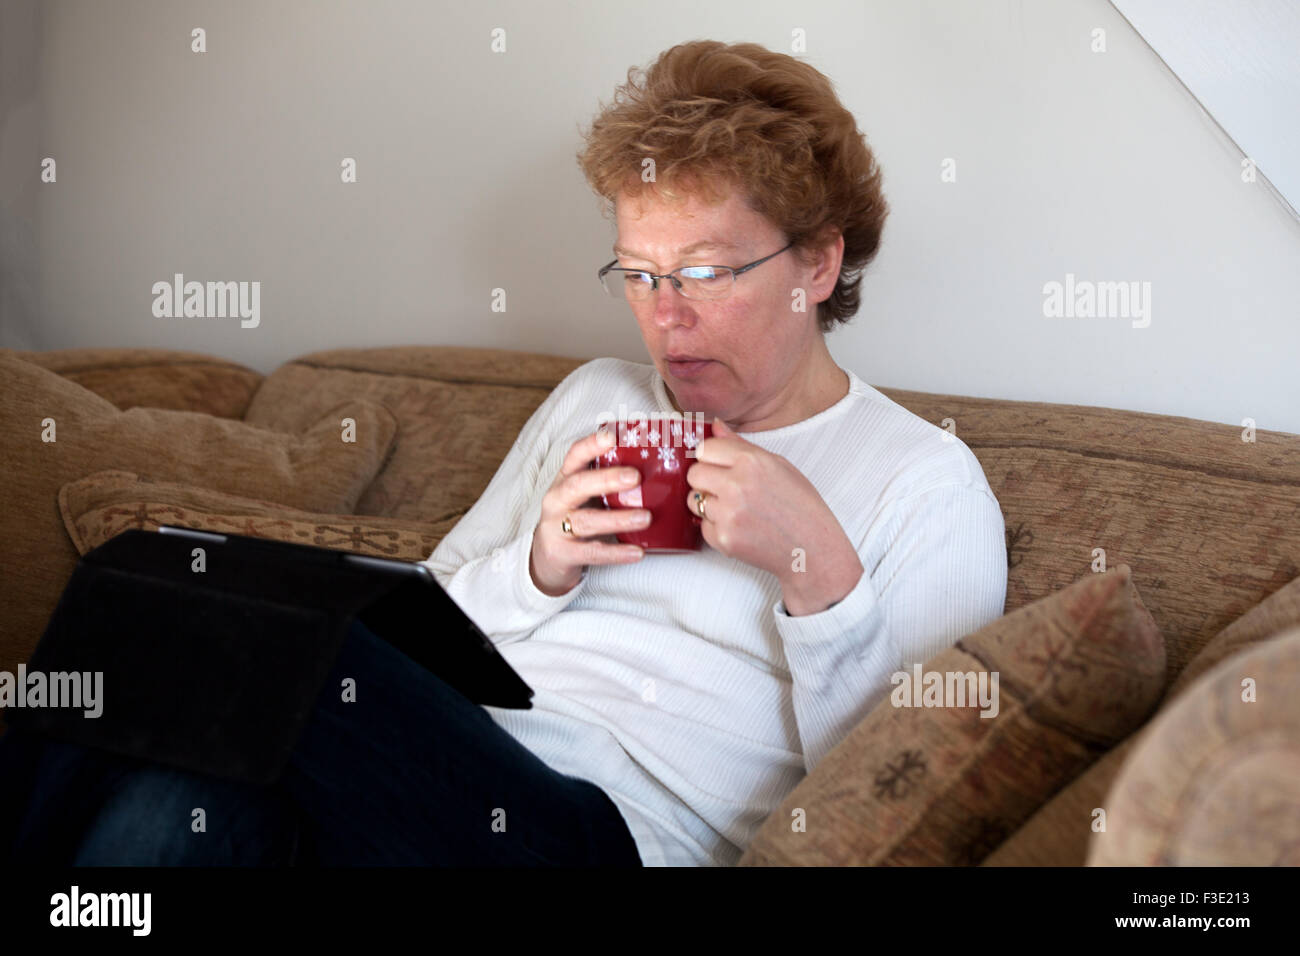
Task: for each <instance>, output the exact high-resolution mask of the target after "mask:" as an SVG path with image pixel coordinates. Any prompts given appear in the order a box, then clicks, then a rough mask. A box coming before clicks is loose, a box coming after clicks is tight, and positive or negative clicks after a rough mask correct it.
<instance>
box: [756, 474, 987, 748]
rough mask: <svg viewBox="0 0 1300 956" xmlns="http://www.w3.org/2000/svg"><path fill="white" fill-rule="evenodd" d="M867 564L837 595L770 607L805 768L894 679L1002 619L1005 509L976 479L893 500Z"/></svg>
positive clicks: (867, 551) (866, 549) (866, 551)
mask: <svg viewBox="0 0 1300 956" xmlns="http://www.w3.org/2000/svg"><path fill="white" fill-rule="evenodd" d="M881 533H882V535H883V536H884V537H883V540H884V542H885V544H884V551H883V553H882V552H881V551H880V544H879V543H878V542H877V541H875V540H869V541H868V542H867V543H866V544H865V545H864V546H863V547H862V549H861V550H860V552H859V555H860V557H861V559H862V565H863V567H864V568H866V570H865V571H864V572H863V574H862V576H861V577H860V578H859V579H858V583H857V584H856V585H855V586H854V588H853V590H852V591H850V592H849V593H848V594H847V595H846V596H845V597H844V598H843V599H842V600H841V601H839V602H838V603H837V604H833V605H832V606H831V607H829V608H827V609H826V610H824V611H820V612H818V613H816V614H807V615H801V616H799V617H791V616H790V615H788V614H787V613H786V609H785V603H784V601H777V603H776V604H775V605H773V609H772V610H773V614H774V615H775V617H776V627H777V631H778V632H779V633H780V635H781V639H782V642H783V644H784V647H785V655H786V660H787V662H788V663H789V666H790V675H791V679H792V683H793V689H792V698H793V706H794V713H795V722H796V724H797V725H798V731H799V738H800V740H801V741H802V743H803V752H804V766H805V768H806V770H807V772H809V773H811V772H812V769H813V767H815V766H816V765H817V763H818V762H820V761H821V759H822V757H824V756H825V755H826V754H827V753H828V752H829V751H830V750H831V749H832V748H833V747H834V746H835V745H836V744H837V743H839V742H840V741H841V740H842V739H844V737H846V736H847V735H848V733H849V731H851V730H852V729H853V728H854V727H855V726H856V725H857V724H858V723H859V722H860V721H861V720H862V719H863V718H864V717H865V716H866V715H867V714H868V713H870V712H871V710H872V709H873V708H874V707H876V706H877V705H878V704H880V703H881V702H882V701H883V700H885V699H887V697H888V695H889V690H890V686H891V676H892V675H893V674H894V673H896V672H897V671H899V670H901V669H904V668H905V667H906V666H910V665H911V664H913V663H917V662H920V663H924V662H925V661H927V660H929V659H930V658H931V657H933V656H934V655H935V654H938V653H939V652H940V651H942V650H944V649H946V648H948V647H951V646H953V645H954V644H956V643H957V641H958V640H960V639H961V638H962V637H964V636H965V635H967V634H969V633H971V632H972V631H975V630H978V629H979V628H981V627H983V626H984V625H985V624H987V623H989V622H990V621H993V620H996V619H997V618H998V617H1001V615H1002V610H1003V607H1004V605H1005V603H1006V592H1007V557H1006V536H1005V531H1004V524H1003V519H1002V510H1001V508H1000V507H999V505H998V502H997V499H996V498H995V497H994V496H993V495H992V493H991V492H990V491H988V490H987V488H985V487H981V486H978V485H944V486H941V487H938V488H933V489H930V490H927V491H924V492H920V493H917V494H915V495H912V496H908V497H905V498H901V499H899V500H898V501H897V502H895V503H894V504H893V505H892V506H891V516H890V517H889V518H888V520H887V521H886V522H885V524H884V526H883V530H882V532H881Z"/></svg>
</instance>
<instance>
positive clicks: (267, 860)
mask: <svg viewBox="0 0 1300 956" xmlns="http://www.w3.org/2000/svg"><path fill="white" fill-rule="evenodd" d="M297 845H298V822H297V818H296V814H295V813H294V812H293V808H292V807H291V805H290V804H289V803H288V802H287V801H286V800H285V799H284V797H283V796H282V795H281V794H279V793H278V792H276V791H274V790H272V789H263V788H257V787H253V786H249V785H245V784H240V783H235V782H232V781H227V780H220V779H217V778H215V777H205V776H201V775H198V774H193V773H187V772H184V771H179V770H172V769H169V768H166V767H146V768H141V769H139V770H135V771H132V772H131V773H128V774H125V775H124V776H123V777H121V778H120V779H119V780H118V781H117V782H116V784H115V785H114V787H113V788H112V790H111V792H110V793H109V794H108V795H107V797H106V799H105V801H104V803H103V804H102V805H101V807H100V809H99V811H98V812H97V813H96V814H95V815H94V817H93V818H92V820H91V822H90V824H89V825H88V826H87V828H86V830H85V831H84V834H83V837H82V840H81V842H80V844H79V845H78V847H77V852H76V856H75V858H74V861H73V862H74V865H77V866H117V865H127V866H190V865H195V866H240V865H247V866H275V865H284V864H288V863H292V862H293V861H294V856H295V853H296V850H297Z"/></svg>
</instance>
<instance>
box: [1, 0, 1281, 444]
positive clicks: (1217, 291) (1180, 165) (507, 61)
mask: <svg viewBox="0 0 1300 956" xmlns="http://www.w3.org/2000/svg"><path fill="white" fill-rule="evenodd" d="M13 2H14V3H16V4H17V9H20V10H21V9H24V8H30V7H31V5H32V4H31V3H29V2H25V0H13ZM7 16H8V15H7ZM13 19H14V22H18V23H19V24H20V25H21V24H22V23H25V22H27V21H28V20H30V21H31V23H32V24H33V26H32V27H31V29H32V32H33V33H34V34H36V35H35V36H33V37H32V38H31V39H32V42H33V43H35V44H38V47H37V49H38V51H39V55H38V56H37V57H35V68H36V69H37V71H38V73H37V82H36V84H35V86H34V91H35V92H34V93H30V92H24V91H23V90H22V89H16V88H10V89H6V90H5V91H3V92H2V93H0V109H3V110H4V115H3V116H2V117H0V119H2V120H3V124H2V128H3V129H4V132H5V141H4V143H3V145H2V146H0V158H2V160H3V170H4V173H5V182H4V183H3V185H2V186H0V189H3V191H4V192H3V198H4V200H5V204H4V207H3V209H0V212H2V213H3V215H4V217H5V220H6V221H5V222H4V224H3V229H2V230H0V236H3V237H6V240H5V241H6V245H5V246H4V247H3V252H4V255H5V257H6V259H7V260H8V265H9V268H8V269H6V270H0V276H4V277H5V278H6V280H7V281H10V282H13V281H14V280H13V279H12V278H11V274H12V273H17V274H18V275H19V277H20V278H21V276H22V275H23V274H32V275H33V281H34V284H35V289H36V292H35V294H34V295H31V296H28V297H26V298H24V296H22V295H16V296H11V295H8V294H3V295H0V303H4V310H5V311H4V313H3V315H0V320H2V321H3V325H2V327H0V345H6V346H14V347H20V348H67V347H81V346H155V347H169V348H181V349H194V350H199V351H205V352H212V353H216V354H220V355H223V356H227V357H230V358H233V359H235V360H237V361H241V362H244V363H247V364H249V365H251V366H253V367H255V368H258V369H260V370H263V371H269V370H270V369H272V368H274V367H275V366H277V365H278V364H280V363H281V362H283V361H285V360H286V359H289V358H291V357H293V356H295V355H298V354H302V353H304V352H308V351H313V350H317V349H324V348H336V347H350V346H373V345H390V344H406V343H426V344H429V343H444V344H459V345H481V346H502V347H510V348H519V349H530V350H535V351H543V352H552V353H560V354H569V355H577V356H597V355H617V356H622V357H625V358H632V359H636V360H640V361H645V360H646V357H645V353H644V350H643V347H642V345H641V340H640V338H639V336H638V334H637V332H636V328H635V324H634V323H633V321H632V319H631V316H630V315H627V314H623V313H621V312H620V311H618V307H617V306H616V305H614V304H613V303H611V302H610V301H609V300H607V299H605V297H604V294H603V293H602V291H601V290H600V288H599V285H598V284H597V282H596V280H595V277H594V274H595V270H596V268H597V267H598V266H599V265H600V264H602V263H603V262H605V261H607V260H608V259H609V258H610V254H609V246H610V244H611V242H612V235H613V234H612V227H611V225H610V224H609V223H608V222H607V221H606V220H604V219H602V218H601V216H600V214H599V211H598V207H597V204H596V201H595V199H594V198H593V197H592V196H591V194H590V193H589V191H588V190H587V187H586V185H585V183H584V181H583V180H582V177H581V175H580V173H579V172H578V169H577V166H576V163H575V161H574V154H575V152H576V151H577V150H578V148H579V146H580V141H579V136H578V127H579V126H580V125H585V124H586V123H587V122H588V121H589V120H590V118H591V116H592V115H593V113H594V111H595V110H596V109H597V106H598V102H599V101H601V100H608V99H609V98H610V96H611V95H612V92H613V89H614V87H615V85H616V84H617V83H618V82H620V81H621V80H622V79H624V77H625V75H626V71H627V68H628V67H629V66H631V65H633V64H639V65H645V64H648V62H649V61H650V60H651V59H653V57H654V56H655V55H656V54H657V53H658V52H659V51H660V50H662V49H664V48H666V47H668V46H671V45H672V44H673V43H676V42H680V41H683V40H687V39H696V38H712V39H720V40H726V41H738V40H752V41H757V42H759V43H763V44H765V45H767V46H769V47H771V48H773V49H782V50H789V48H790V47H789V45H790V37H791V31H792V30H793V29H795V28H802V29H804V30H805V31H806V35H807V42H808V51H807V58H808V59H809V61H810V62H812V63H813V64H814V65H815V66H817V67H818V68H819V69H821V70H822V71H823V72H825V73H827V74H828V75H829V76H830V77H831V78H832V79H833V80H834V82H835V84H836V87H837V89H838V90H839V91H840V93H841V96H842V97H843V99H844V101H845V104H846V105H847V106H848V107H849V108H850V109H851V110H852V111H853V112H854V113H855V115H856V116H857V117H858V118H859V122H860V125H861V126H862V128H863V129H864V131H865V132H866V134H867V136H868V139H869V141H870V142H871V144H872V146H873V147H874V148H875V150H876V151H877V153H878V155H879V158H880V161H881V164H882V166H883V169H884V172H885V188H886V190H887V195H888V198H889V201H890V203H891V205H892V207H893V213H892V216H891V218H890V220H889V222H888V224H887V226H886V231H885V238H884V245H883V248H882V251H881V253H880V256H879V258H878V259H877V262H876V263H875V265H874V266H873V267H872V269H871V270H870V271H869V273H868V278H867V279H866V280H865V282H864V290H863V293H864V294H863V300H864V301H863V308H862V311H861V312H860V313H859V315H858V317H857V319H856V320H855V321H854V322H853V324H852V325H850V326H849V327H847V328H842V329H839V330H837V331H836V332H834V333H833V334H832V335H831V336H830V343H831V348H832V351H833V352H834V354H835V356H836V358H837V360H838V361H839V362H840V363H841V364H843V365H847V366H850V367H852V368H853V369H854V370H855V371H857V372H858V374H860V375H861V376H862V377H863V378H864V379H866V380H867V381H869V382H871V383H873V384H877V385H885V386H899V387H906V388H913V389H920V390H925V391H936V392H950V393H955V394H967V395H982V396H995V397H1002V398H1018V399H1035V400H1043V401H1053V402H1071V403H1080V404H1096V405H1106V406H1110V407H1115V408H1132V409H1141V410H1145V411H1153V412H1162V413H1169V414H1178V415H1186V416H1189V417H1193V418H1204V419H1210V420H1215V421H1223V422H1228V423H1234V424H1239V423H1240V422H1241V420H1242V419H1243V418H1245V417H1248V416H1249V417H1251V418H1254V419H1255V420H1256V422H1257V424H1258V426H1259V427H1260V428H1270V429H1278V430H1283V431H1290V432H1297V433H1300V385H1298V384H1297V381H1298V380H1300V375H1297V373H1296V361H1297V356H1300V323H1297V321H1296V320H1297V318H1298V315H1297V313H1298V311H1300V309H1298V307H1297V304H1296V303H1297V296H1296V292H1295V286H1294V280H1295V278H1296V276H1297V275H1300V225H1298V224H1297V222H1296V221H1295V219H1294V218H1292V217H1291V216H1290V215H1289V214H1288V213H1287V212H1286V211H1285V210H1284V209H1283V208H1282V207H1281V206H1280V205H1279V204H1278V203H1277V202H1276V200H1275V199H1273V198H1272V197H1271V196H1270V195H1268V193H1267V191H1266V189H1265V188H1264V187H1263V185H1261V184H1253V185H1252V184H1246V183H1243V182H1241V180H1240V177H1239V166H1238V163H1239V161H1240V158H1241V157H1240V154H1239V153H1238V152H1237V151H1236V149H1235V148H1234V147H1233V146H1232V144H1231V142H1230V141H1228V140H1227V139H1226V138H1225V137H1224V136H1223V134H1222V133H1221V132H1220V131H1219V130H1218V129H1217V128H1216V127H1215V126H1214V124H1213V123H1210V122H1207V121H1206V120H1205V119H1204V118H1203V116H1202V115H1201V113H1200V111H1199V110H1198V108H1197V107H1196V105H1195V103H1194V102H1193V101H1192V100H1191V99H1190V97H1189V96H1188V94H1187V93H1186V92H1185V91H1184V90H1183V88H1182V87H1181V86H1180V84H1179V83H1178V81H1177V80H1176V79H1175V78H1174V77H1172V76H1171V75H1170V74H1169V73H1168V71H1167V70H1165V68H1164V67H1163V66H1162V65H1161V64H1160V62H1159V60H1158V59H1157V58H1156V57H1155V55H1154V54H1153V53H1152V52H1151V51H1150V50H1149V49H1148V48H1147V47H1146V45H1145V44H1144V43H1143V42H1142V40H1141V39H1140V38H1139V37H1137V36H1136V35H1135V34H1134V33H1133V32H1132V30H1131V28H1130V27H1128V25H1127V24H1126V23H1125V21H1124V20H1123V18H1121V17H1120V16H1119V14H1117V13H1116V12H1115V10H1114V9H1112V7H1111V6H1110V5H1109V4H1108V3H1106V2H1104V0H1051V2H1033V3H1023V2H1016V0H930V2H914V0H913V2H901V0H900V2H862V0H844V2H829V0H826V2H818V3H806V2H791V3H777V2H774V3H767V4H764V5H762V6H761V7H760V6H757V5H755V4H752V3H748V2H743V0H734V2H716V3H709V4H699V3H696V2H693V0H662V2H658V3H655V4H653V5H651V6H650V7H647V6H645V5H644V4H641V3H639V2H638V3H628V2H611V0H573V2H569V3H565V4H560V3H530V2H481V3H477V4H467V3H461V2H454V3H453V2H447V3H439V4H430V3H421V2H414V0H410V2H398V0H392V2H366V3H361V2H342V0H313V2H304V0H293V2H289V0H280V2H277V3H262V2H244V0H241V2H222V3H219V4H218V3H206V2H196V0H181V2H167V3H163V2H143V0H115V2H112V3H105V2H99V0H51V2H47V3H43V4H40V15H39V16H37V17H29V18H26V19H24V18H23V17H21V16H18V17H16V18H13ZM196 26H201V27H204V28H205V29H206V30H207V44H208V52H206V53H204V54H195V53H191V52H190V51H189V45H190V40H189V34H190V30H191V29H192V28H194V27H196ZM498 26H500V27H504V28H505V29H506V30H507V44H508V50H507V52H506V53H505V54H494V53H492V52H491V51H490V49H489V42H490V35H489V34H490V31H491V29H492V28H493V27H498ZM1099 27H1100V28H1102V29H1104V30H1105V31H1106V40H1107V51H1106V52H1105V53H1094V52H1092V51H1091V49H1090V46H1091V44H1092V42H1093V36H1092V31H1093V30H1094V29H1095V28H1099ZM5 42H6V44H7V45H8V44H10V43H11V42H12V41H11V40H9V39H8V38H7V39H6V41H5ZM2 75H3V76H4V82H5V83H6V84H7V85H9V84H10V83H11V81H12V79H13V77H12V76H11V75H10V72H9V71H8V70H5V71H3V74H2ZM33 96H34V97H35V100H36V104H35V105H36V109H37V111H38V113H39V123H38V124H33V123H32V122H31V114H30V112H24V111H30V107H31V105H32V103H31V100H32V97H33ZM22 117H26V119H25V120H23V121H22V122H16V121H15V120H16V118H18V119H22ZM13 131H16V133H15V132H13ZM45 156H52V157H54V158H55V159H56V160H57V162H58V182H57V184H52V185H50V184H39V183H36V182H35V177H36V176H37V175H38V172H39V168H38V164H39V162H40V159H41V158H42V157H45ZM346 156H351V157H355V158H356V159H357V161H358V163H359V182H358V183H356V184H354V185H344V184H342V183H340V181H339V179H340V177H339V163H340V160H341V159H342V158H343V157H346ZM15 157H16V158H15ZM947 157H952V158H954V159H955V160H956V162H957V181H956V182H955V183H944V182H941V180H940V164H941V162H942V161H943V160H944V159H945V158H947ZM1291 161H1292V162H1300V160H1298V159H1297V158H1296V157H1291ZM15 169H17V170H20V171H21V175H20V176H19V179H20V180H21V181H20V182H15V181H14V178H13V176H12V175H11V172H12V171H13V170H15ZM22 177H26V178H25V179H23V178H22ZM33 190H34V191H35V196H36V201H35V213H34V216H35V222H34V224H31V225H28V226H26V227H24V226H23V225H22V224H21V223H20V222H18V221H17V220H18V219H20V218H21V216H22V204H21V202H19V201H18V199H19V198H20V197H22V196H29V195H30V194H31V192H32V191H33ZM29 215H30V213H29ZM24 228H26V229H27V232H26V233H24V231H23V230H24ZM24 235H26V236H27V237H28V238H26V239H24V238H23V237H24ZM25 244H26V246H25ZM32 245H34V248H30V246H32ZM24 256H28V257H29V259H30V262H31V263H35V265H34V266H32V265H30V264H28V265H24V261H25V260H24ZM175 272H182V273H184V274H185V276H186V277H187V278H189V279H197V280H200V281H208V280H233V281H254V280H256V281H260V282H261V284H262V288H261V321H260V325H259V326H258V327H257V328H255V329H243V328H240V323H239V321H238V320H237V319H196V318H190V319H160V318H155V317H154V316H153V315H152V313H151V306H152V303H153V293H152V292H151V287H152V285H153V283H155V282H158V281H164V280H170V278H171V277H172V275H173V273H175ZM1067 273H1073V274H1074V275H1075V276H1076V277H1077V278H1078V279H1080V280H1100V281H1120V280H1133V281H1140V282H1150V283H1151V290H1152V291H1151V321H1150V325H1149V326H1148V327H1146V328H1134V327H1133V321H1132V320H1131V319H1128V318H1123V317H1118V318H1056V319H1052V318H1046V317H1044V314H1043V299H1044V296H1043V286H1044V284H1045V283H1047V282H1050V281H1053V280H1057V281H1064V279H1065V276H1066V274H1067ZM498 286H500V287H504V288H505V289H506V290H507V296H508V300H507V301H508V311H507V312H506V313H504V314H501V313H494V312H493V311H491V308H490V304H491V298H490V297H491V290H492V289H493V288H494V287H498Z"/></svg>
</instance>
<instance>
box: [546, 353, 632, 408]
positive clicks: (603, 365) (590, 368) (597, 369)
mask: <svg viewBox="0 0 1300 956" xmlns="http://www.w3.org/2000/svg"><path fill="white" fill-rule="evenodd" d="M653 371H654V366H653V365H647V364H642V363H639V362H630V361H628V360H627V359H621V358H614V357H613V356H603V357H601V358H594V359H590V360H588V361H586V362H583V363H582V364H581V365H579V366H578V367H577V368H575V369H574V370H573V371H572V372H570V373H569V374H568V375H567V376H565V378H564V380H563V381H561V382H560V384H559V385H557V386H555V393H556V394H562V395H568V396H570V397H571V398H577V399H579V401H581V399H583V398H591V399H592V400H597V399H598V398H599V400H602V401H603V400H605V398H606V397H607V396H608V395H609V394H611V393H613V392H622V391H624V390H626V389H636V388H644V387H646V385H647V383H648V382H649V381H650V378H649V376H650V373H651V372H653Z"/></svg>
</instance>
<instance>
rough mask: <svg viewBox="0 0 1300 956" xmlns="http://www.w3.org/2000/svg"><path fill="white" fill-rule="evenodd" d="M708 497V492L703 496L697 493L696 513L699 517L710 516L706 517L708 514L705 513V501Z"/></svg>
mask: <svg viewBox="0 0 1300 956" xmlns="http://www.w3.org/2000/svg"><path fill="white" fill-rule="evenodd" d="M707 496H708V492H707V491H706V492H704V493H703V494H701V493H700V492H698V491H697V492H695V513H696V514H697V515H699V516H700V517H701V518H707V517H708V515H706V514H705V513H704V499H705V498H706V497H707Z"/></svg>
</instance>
